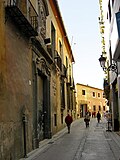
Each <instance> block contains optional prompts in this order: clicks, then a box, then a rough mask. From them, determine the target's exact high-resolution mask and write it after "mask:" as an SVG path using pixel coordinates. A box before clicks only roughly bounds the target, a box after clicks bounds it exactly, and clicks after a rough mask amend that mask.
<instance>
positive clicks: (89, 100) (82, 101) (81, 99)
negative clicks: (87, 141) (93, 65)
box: [76, 84, 107, 116]
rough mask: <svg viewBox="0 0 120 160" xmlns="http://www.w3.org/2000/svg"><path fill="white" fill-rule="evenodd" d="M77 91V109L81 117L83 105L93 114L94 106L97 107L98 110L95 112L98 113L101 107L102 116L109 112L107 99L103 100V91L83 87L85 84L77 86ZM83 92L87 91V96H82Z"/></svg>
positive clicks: (86, 86)
mask: <svg viewBox="0 0 120 160" xmlns="http://www.w3.org/2000/svg"><path fill="white" fill-rule="evenodd" d="M76 90H77V109H78V114H79V115H80V106H81V105H84V106H85V105H86V106H87V110H89V111H90V112H91V113H92V112H94V109H93V106H96V110H95V112H96V113H97V112H98V110H99V106H101V110H100V113H101V114H102V115H103V114H104V112H105V111H106V110H107V105H106V99H105V98H103V90H102V89H99V88H94V87H91V86H88V85H83V84H76ZM82 90H85V95H82ZM93 92H94V93H95V97H94V96H93ZM98 94H100V97H99V96H98ZM104 106H105V110H104V109H103V108H104ZM85 111H86V110H85ZM81 115H82V113H81ZM83 116H84V114H83Z"/></svg>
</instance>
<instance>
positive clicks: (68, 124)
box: [65, 113, 73, 133]
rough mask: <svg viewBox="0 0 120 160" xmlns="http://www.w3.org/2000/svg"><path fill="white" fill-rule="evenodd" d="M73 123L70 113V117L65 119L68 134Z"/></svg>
mask: <svg viewBox="0 0 120 160" xmlns="http://www.w3.org/2000/svg"><path fill="white" fill-rule="evenodd" d="M72 122H73V119H72V117H71V116H70V115H69V113H68V115H67V116H66V117H65V123H66V125H67V128H68V133H70V127H71V123H72Z"/></svg>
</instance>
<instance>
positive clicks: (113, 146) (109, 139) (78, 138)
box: [24, 118, 120, 160]
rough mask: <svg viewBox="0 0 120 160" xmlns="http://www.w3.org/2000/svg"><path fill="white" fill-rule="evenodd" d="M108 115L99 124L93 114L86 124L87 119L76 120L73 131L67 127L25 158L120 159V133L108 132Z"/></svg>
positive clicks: (63, 159) (35, 159)
mask: <svg viewBox="0 0 120 160" xmlns="http://www.w3.org/2000/svg"><path fill="white" fill-rule="evenodd" d="M106 127H107V122H106V120H105V119H102V121H101V122H100V123H99V124H98V123H97V120H96V118H91V121H90V127H89V128H86V127H85V124H84V121H83V119H79V120H76V121H75V122H73V124H72V127H71V133H70V134H68V133H67V128H64V129H63V130H62V131H60V132H59V133H57V134H56V135H54V136H53V138H52V139H49V140H44V141H42V142H41V143H40V147H39V148H38V149H37V150H34V151H33V152H31V153H29V154H28V158H24V159H25V160H102V159H104V160H120V136H119V135H118V134H116V133H115V132H107V131H106V130H107V128H106Z"/></svg>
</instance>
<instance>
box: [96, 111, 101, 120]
mask: <svg viewBox="0 0 120 160" xmlns="http://www.w3.org/2000/svg"><path fill="white" fill-rule="evenodd" d="M100 119H101V114H100V112H99V111H98V113H97V120H98V123H100Z"/></svg>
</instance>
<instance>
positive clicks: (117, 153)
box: [21, 118, 120, 160]
mask: <svg viewBox="0 0 120 160" xmlns="http://www.w3.org/2000/svg"><path fill="white" fill-rule="evenodd" d="M80 123H82V124H83V118H81V119H78V120H76V121H74V122H73V124H72V126H76V125H78V124H80ZM106 126H107V125H106V120H105V119H102V122H101V124H99V125H98V126H97V125H96V119H95V118H91V124H90V128H89V129H90V130H91V131H93V128H94V134H95V135H96V134H98V131H100V129H101V128H102V130H103V134H104V136H105V138H104V139H105V141H106V142H108V144H109V147H110V148H111V152H113V154H114V157H116V160H119V159H118V157H119V158H120V136H119V135H118V133H115V132H106V130H107V128H106ZM84 128H85V127H84ZM82 129H83V128H82ZM66 132H67V128H66V127H65V128H64V129H62V130H61V131H60V132H58V133H57V134H55V135H54V136H53V137H52V138H51V139H45V140H43V141H41V142H40V145H39V148H38V149H36V150H33V151H32V152H30V153H29V154H27V156H28V158H22V159H21V160H32V159H35V157H37V156H38V155H40V154H41V152H42V151H43V150H44V149H46V148H47V147H48V148H49V146H50V145H51V144H52V143H55V141H58V140H59V138H61V137H64V136H65V134H66ZM100 132H101V131H100ZM91 136H92V138H91ZM93 138H95V137H94V135H93V133H92V132H91V134H90V137H88V139H87V140H88V141H90V140H92V139H93ZM91 145H92V144H91ZM91 147H92V146H91ZM81 148H82V146H80V150H81ZM102 149H105V146H103V147H102ZM105 160H106V159H105Z"/></svg>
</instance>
